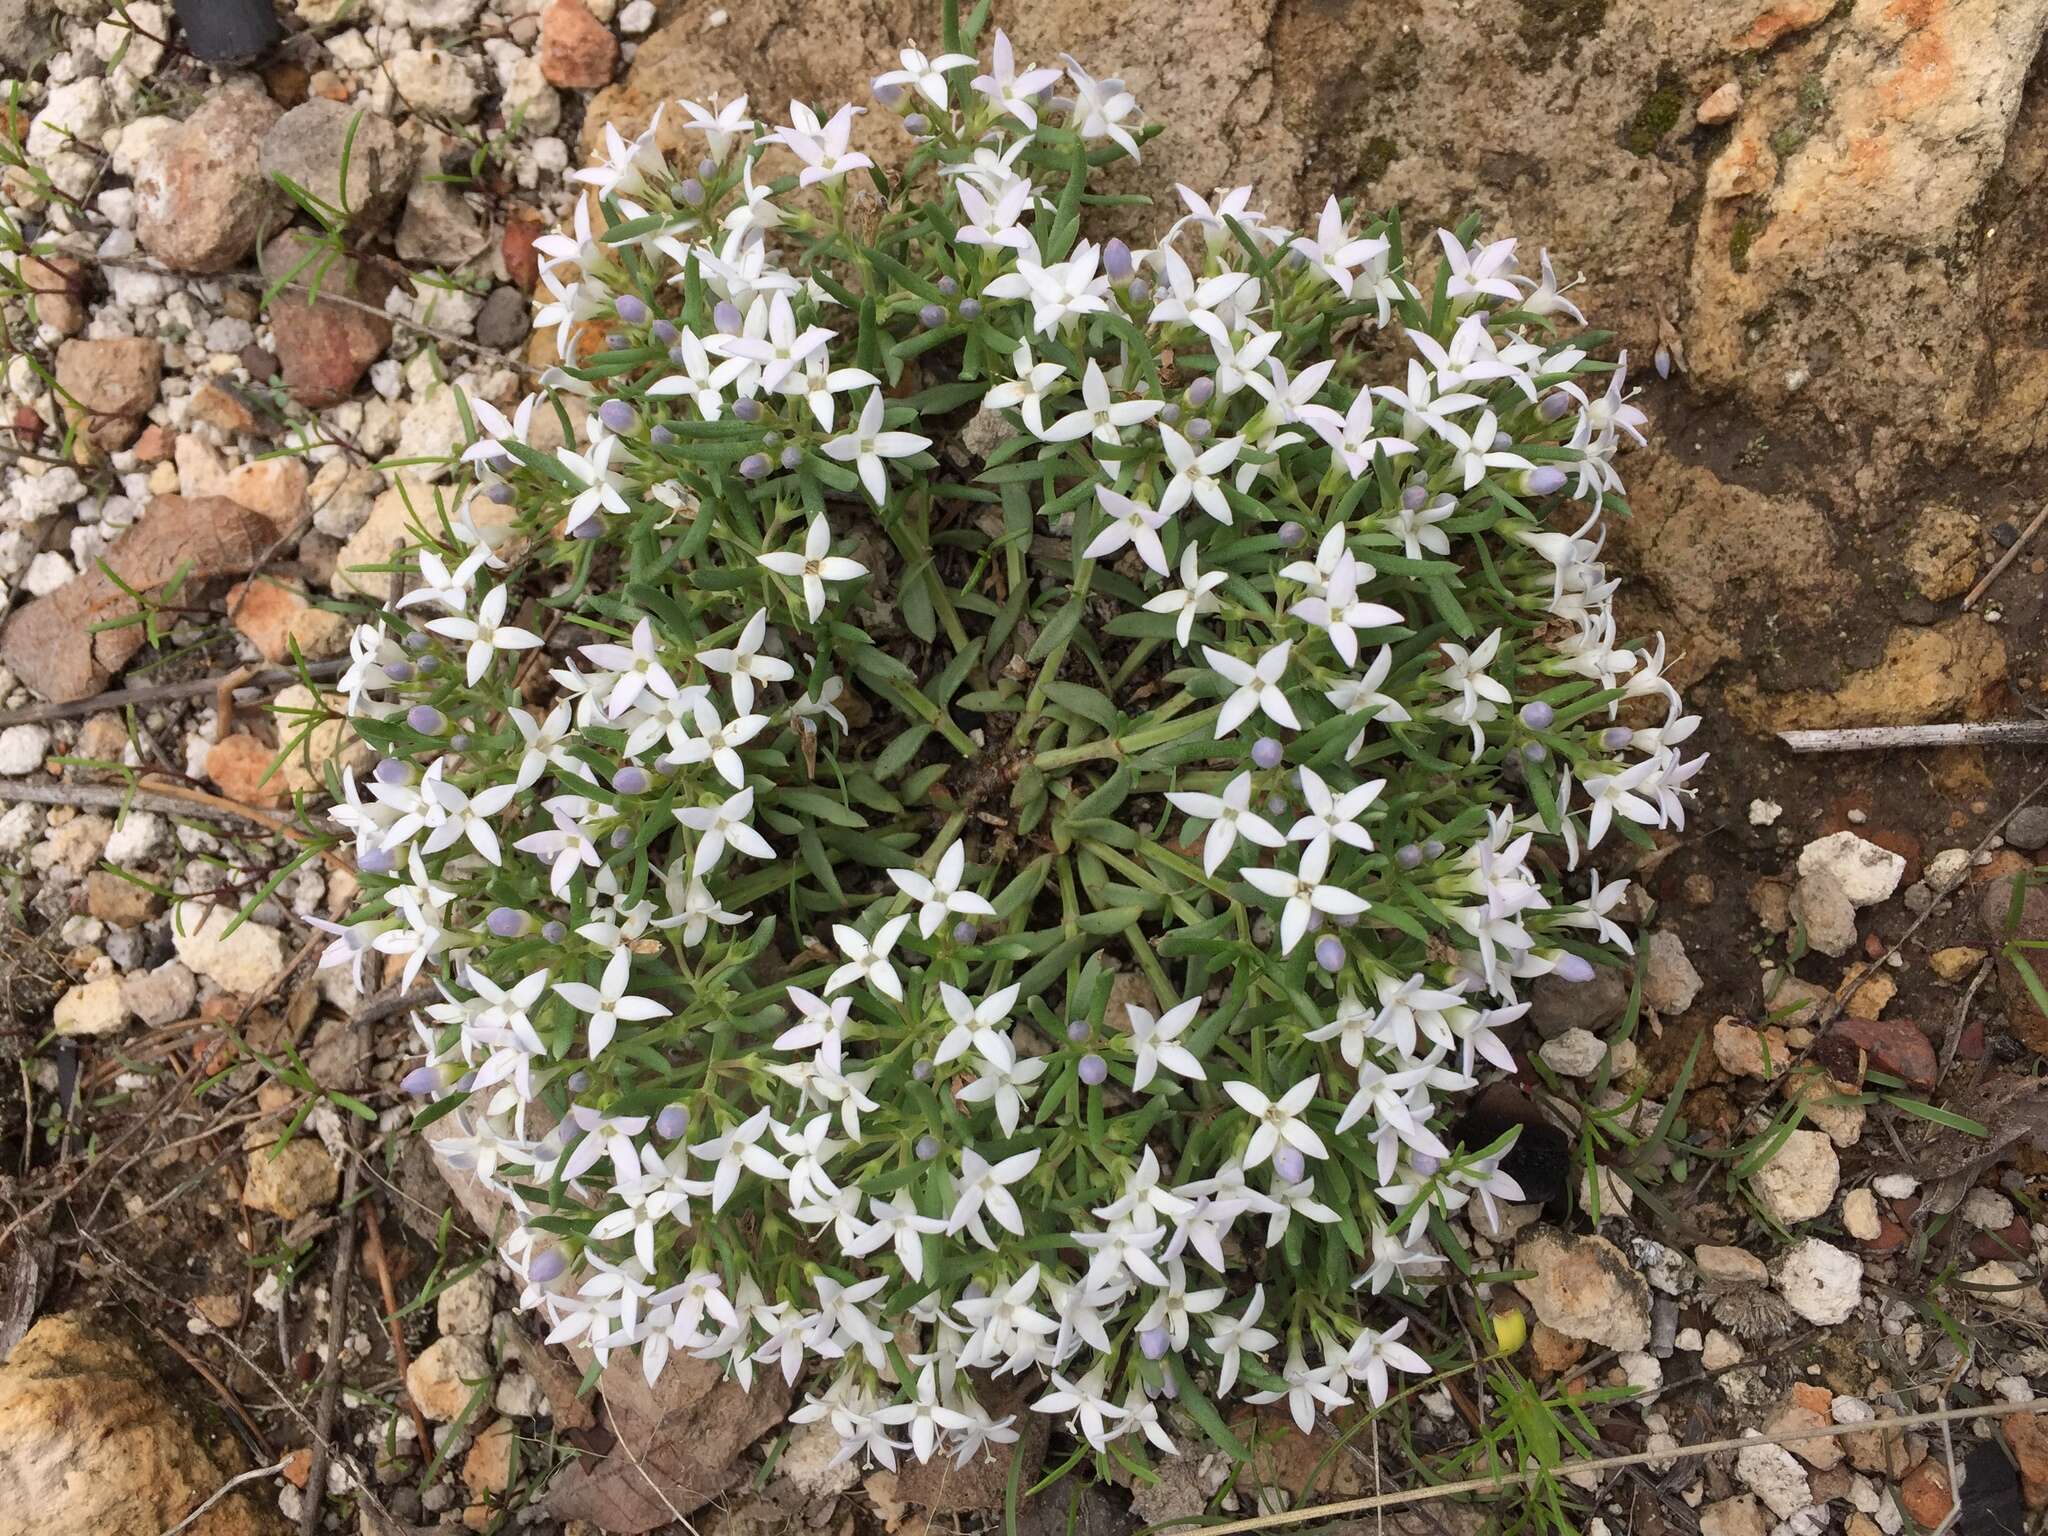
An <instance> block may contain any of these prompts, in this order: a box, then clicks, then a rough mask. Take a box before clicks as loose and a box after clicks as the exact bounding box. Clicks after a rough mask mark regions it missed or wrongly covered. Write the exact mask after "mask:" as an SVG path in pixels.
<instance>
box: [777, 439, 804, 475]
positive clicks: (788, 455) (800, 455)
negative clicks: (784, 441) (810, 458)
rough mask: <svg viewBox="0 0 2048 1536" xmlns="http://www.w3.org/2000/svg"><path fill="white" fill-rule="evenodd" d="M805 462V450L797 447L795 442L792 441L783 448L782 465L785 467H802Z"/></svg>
mask: <svg viewBox="0 0 2048 1536" xmlns="http://www.w3.org/2000/svg"><path fill="white" fill-rule="evenodd" d="M803 464H804V451H803V449H801V448H799V447H797V445H796V444H795V443H791V444H790V445H789V446H788V447H787V448H785V449H783V450H782V467H783V468H784V469H802V468H803Z"/></svg>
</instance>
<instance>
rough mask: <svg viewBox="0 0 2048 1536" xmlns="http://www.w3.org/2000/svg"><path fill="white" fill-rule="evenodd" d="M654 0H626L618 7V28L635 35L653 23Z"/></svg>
mask: <svg viewBox="0 0 2048 1536" xmlns="http://www.w3.org/2000/svg"><path fill="white" fill-rule="evenodd" d="M654 14H655V13H654V0H628V3H627V4H625V5H623V6H621V7H620V8H619V30H620V31H621V32H624V33H627V34H628V35H630V36H637V35H639V34H640V33H642V32H645V31H647V30H648V29H649V28H650V27H652V26H653V25H654Z"/></svg>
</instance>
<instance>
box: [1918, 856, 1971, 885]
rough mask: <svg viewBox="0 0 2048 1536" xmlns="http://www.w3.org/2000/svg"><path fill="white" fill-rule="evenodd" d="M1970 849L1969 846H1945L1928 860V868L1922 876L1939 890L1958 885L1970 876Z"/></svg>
mask: <svg viewBox="0 0 2048 1536" xmlns="http://www.w3.org/2000/svg"><path fill="white" fill-rule="evenodd" d="M1969 873H1970V850H1969V849H1967V848H1944V849H1942V850H1941V852H1939V853H1937V854H1936V855H1935V856H1934V857H1933V858H1931V859H1929V860H1928V861H1927V868H1926V870H1925V872H1924V873H1922V875H1921V876H1920V878H1921V879H1922V880H1923V881H1925V882H1926V883H1927V884H1928V885H1930V886H1932V887H1933V888H1934V889H1935V890H1937V891H1946V890H1948V889H1949V888H1951V887H1952V886H1958V885H1961V884H1962V883H1963V881H1964V880H1965V879H1967V878H1968V877H1969Z"/></svg>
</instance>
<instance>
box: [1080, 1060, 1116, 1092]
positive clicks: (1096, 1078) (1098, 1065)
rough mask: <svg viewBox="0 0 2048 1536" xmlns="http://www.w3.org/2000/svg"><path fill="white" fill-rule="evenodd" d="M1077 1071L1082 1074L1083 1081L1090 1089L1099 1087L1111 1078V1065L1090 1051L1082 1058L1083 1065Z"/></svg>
mask: <svg viewBox="0 0 2048 1536" xmlns="http://www.w3.org/2000/svg"><path fill="white" fill-rule="evenodd" d="M1077 1070H1078V1071H1079V1073H1080V1077H1081V1081H1082V1082H1084V1083H1086V1084H1087V1085H1088V1086H1089V1087H1090V1088H1094V1087H1098V1086H1099V1085H1101V1084H1102V1083H1103V1082H1104V1081H1106V1080H1107V1079H1108V1077H1109V1063H1108V1062H1106V1061H1104V1060H1103V1059H1102V1058H1101V1057H1100V1056H1098V1055H1096V1054H1095V1053H1094V1052H1093V1051H1090V1052H1089V1053H1088V1054H1087V1055H1086V1056H1083V1057H1082V1058H1081V1065H1080V1067H1079V1068H1078V1069H1077Z"/></svg>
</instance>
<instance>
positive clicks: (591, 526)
mask: <svg viewBox="0 0 2048 1536" xmlns="http://www.w3.org/2000/svg"><path fill="white" fill-rule="evenodd" d="M603 536H604V521H603V519H601V518H596V517H586V518H584V519H583V521H582V522H580V523H578V524H577V525H576V526H575V527H573V528H571V529H570V530H569V537H570V538H572V539H586V540H587V539H597V538H602V537H603Z"/></svg>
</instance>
